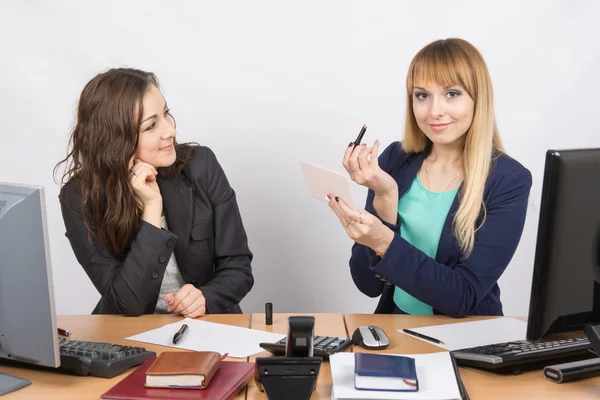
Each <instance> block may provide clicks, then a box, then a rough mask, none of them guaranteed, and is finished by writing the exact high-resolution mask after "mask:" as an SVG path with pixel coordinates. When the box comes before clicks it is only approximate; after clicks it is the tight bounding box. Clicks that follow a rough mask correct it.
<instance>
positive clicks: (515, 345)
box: [452, 338, 593, 369]
mask: <svg viewBox="0 0 600 400" xmlns="http://www.w3.org/2000/svg"><path fill="white" fill-rule="evenodd" d="M591 348H592V345H591V344H590V341H589V340H588V339H587V338H577V339H564V340H555V341H551V342H528V341H526V340H519V341H516V342H507V343H497V344H491V345H487V346H480V347H471V348H468V349H460V350H454V351H453V352H452V354H453V355H454V358H455V359H456V362H457V363H458V365H466V366H472V367H477V368H483V369H500V368H506V367H516V366H522V365H526V364H531V363H537V362H539V361H546V360H552V359H558V358H568V357H578V356H585V355H586V354H589V355H590V356H592V355H593V353H591V352H590V349H591Z"/></svg>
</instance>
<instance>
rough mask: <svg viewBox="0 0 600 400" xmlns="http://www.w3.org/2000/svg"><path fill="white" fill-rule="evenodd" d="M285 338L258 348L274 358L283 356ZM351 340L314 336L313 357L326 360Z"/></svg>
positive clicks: (344, 347) (343, 348)
mask: <svg viewBox="0 0 600 400" xmlns="http://www.w3.org/2000/svg"><path fill="white" fill-rule="evenodd" d="M286 343H287V337H284V338H283V339H281V340H280V341H278V342H276V343H261V344H260V347H262V348H263V349H265V350H267V351H268V352H270V353H271V354H273V355H275V356H283V355H285V345H286ZM352 343H353V342H352V340H350V339H348V338H342V337H334V336H315V338H314V342H313V344H314V350H313V356H315V357H323V358H327V357H329V356H330V355H332V354H334V353H337V352H339V351H343V350H345V349H347V348H348V347H350V346H351V345H352Z"/></svg>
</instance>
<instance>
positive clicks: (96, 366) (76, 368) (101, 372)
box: [58, 338, 156, 378]
mask: <svg viewBox="0 0 600 400" xmlns="http://www.w3.org/2000/svg"><path fill="white" fill-rule="evenodd" d="M58 346H59V348H60V367H59V370H61V371H64V372H67V373H69V374H74V375H81V376H86V375H92V376H98V377H101V378H112V377H115V376H117V375H120V374H122V373H123V372H125V371H126V370H128V369H129V368H131V367H135V366H136V365H140V364H142V363H144V362H145V361H146V360H149V359H150V358H152V357H155V356H156V353H155V352H153V351H147V350H146V349H145V348H143V347H132V346H122V345H120V344H111V343H100V342H84V341H80V340H68V339H63V338H59V339H58Z"/></svg>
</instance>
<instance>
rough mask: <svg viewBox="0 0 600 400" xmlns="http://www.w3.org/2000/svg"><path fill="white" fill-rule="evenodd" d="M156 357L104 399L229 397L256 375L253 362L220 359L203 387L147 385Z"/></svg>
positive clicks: (233, 395)
mask: <svg viewBox="0 0 600 400" xmlns="http://www.w3.org/2000/svg"><path fill="white" fill-rule="evenodd" d="M155 359H156V357H154V358H152V359H150V360H148V361H146V362H145V363H144V364H142V365H140V366H139V367H138V368H137V369H136V370H135V371H133V372H132V373H131V374H130V375H129V376H127V377H126V378H124V379H123V380H122V381H121V382H119V383H117V384H116V385H115V386H113V387H112V388H111V389H110V390H109V391H108V392H106V393H104V394H103V395H102V396H101V397H102V398H103V399H118V400H123V399H131V400H147V399H177V400H179V399H183V400H185V399H195V400H202V399H207V400H208V399H210V400H227V399H231V398H233V397H235V396H236V395H237V394H238V393H239V392H240V391H241V390H242V389H243V388H244V387H245V386H246V385H247V384H248V383H249V382H250V380H251V379H252V378H253V377H254V363H253V362H236V361H221V363H220V366H219V369H218V370H217V372H215V374H214V376H213V378H212V380H211V381H210V384H209V385H208V387H207V388H206V389H202V390H186V389H175V388H173V389H170V388H169V389H163V388H147V387H145V386H144V383H145V382H146V371H147V370H148V368H150V366H151V365H152V363H154V360H155Z"/></svg>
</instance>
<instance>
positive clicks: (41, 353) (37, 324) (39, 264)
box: [0, 183, 60, 392]
mask: <svg viewBox="0 0 600 400" xmlns="http://www.w3.org/2000/svg"><path fill="white" fill-rule="evenodd" d="M45 210H46V207H45V201H44V190H43V188H42V187H37V186H26V185H19V184H7V183H0V363H2V360H1V359H7V360H14V361H20V362H24V363H28V364H34V365H40V366H47V367H58V366H60V353H59V348H58V337H57V328H56V317H55V311H54V292H53V284H52V272H51V265H50V247H49V244H48V230H47V226H46V213H45ZM0 389H2V388H0ZM0 392H1V390H0Z"/></svg>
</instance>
